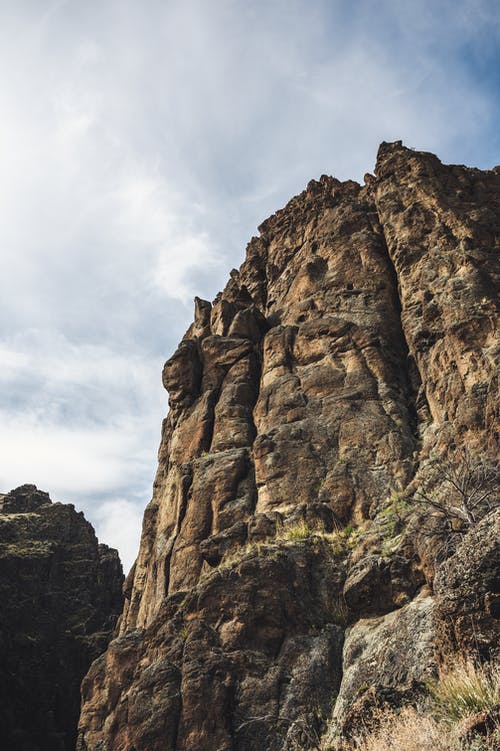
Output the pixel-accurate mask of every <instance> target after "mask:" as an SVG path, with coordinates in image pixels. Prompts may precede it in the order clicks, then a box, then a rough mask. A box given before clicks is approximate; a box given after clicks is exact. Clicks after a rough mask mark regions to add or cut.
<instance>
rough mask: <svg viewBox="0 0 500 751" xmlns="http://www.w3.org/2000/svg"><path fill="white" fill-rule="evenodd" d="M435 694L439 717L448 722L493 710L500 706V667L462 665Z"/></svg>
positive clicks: (435, 688)
mask: <svg viewBox="0 0 500 751" xmlns="http://www.w3.org/2000/svg"><path fill="white" fill-rule="evenodd" d="M431 694H432V696H433V699H434V703H435V707H436V714H437V716H438V717H439V718H440V719H443V720H446V721H448V722H457V721H458V720H461V719H463V718H464V717H468V716H469V715H471V714H475V713H476V712H483V711H484V710H489V709H491V708H492V707H494V706H495V704H500V665H499V664H490V665H483V666H481V667H478V666H477V665H476V664H475V663H474V662H472V660H468V661H464V662H459V663H457V664H455V665H454V666H453V669H452V670H450V671H449V672H448V673H446V674H444V675H442V676H441V678H440V679H439V681H438V682H437V683H436V684H435V685H433V686H431Z"/></svg>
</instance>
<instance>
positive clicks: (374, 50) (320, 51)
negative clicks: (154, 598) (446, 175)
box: [0, 0, 500, 567]
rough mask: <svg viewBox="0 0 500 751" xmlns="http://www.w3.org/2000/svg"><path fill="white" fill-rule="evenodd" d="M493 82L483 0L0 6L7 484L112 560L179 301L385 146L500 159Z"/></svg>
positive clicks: (132, 531) (186, 311) (133, 532)
mask: <svg viewBox="0 0 500 751" xmlns="http://www.w3.org/2000/svg"><path fill="white" fill-rule="evenodd" d="M499 91H500V12H499V10H498V3H497V2H493V1H491V2H490V1H487V0H475V1H474V0H455V1H454V2H448V0H437V1H436V0H433V1H432V2H431V1H426V0H420V2H418V3H417V2H414V0H412V1H411V2H410V1H408V0H378V1H376V0H371V1H370V0H358V1H357V2H352V0H351V2H344V1H343V0H338V1H336V0H330V1H329V2H327V1H326V0H307V1H306V0H287V1H286V2H285V0H265V1H264V0H211V2H207V1H206V0H163V1H162V2H160V1H159V0H146V1H144V0H141V1H140V2H139V1H138V0H136V1H133V0H72V1H71V0H58V1H57V2H49V1H48V0H46V1H44V0H31V1H30V0H16V2H8V1H7V0H5V1H4V2H2V3H0V111H1V113H2V117H1V119H0V164H1V169H0V254H1V261H2V274H1V275H0V307H1V314H0V361H1V368H0V419H1V422H2V431H1V438H0V441H1V444H2V445H1V446H0V490H8V489H10V488H11V487H14V486H16V485H19V484H21V483H24V482H33V483H35V484H37V485H38V486H39V487H40V488H42V489H44V490H47V491H49V492H50V494H51V496H52V498H53V499H54V500H64V501H71V502H74V503H75V504H76V505H77V507H78V508H81V509H83V510H84V511H85V514H86V516H87V518H89V519H90V520H91V521H92V523H93V524H94V526H95V527H96V529H97V531H98V534H99V536H100V538H101V539H102V541H103V542H108V543H110V544H113V545H115V546H118V547H119V549H120V552H121V553H122V556H123V558H124V560H125V565H126V567H128V566H129V565H130V563H131V561H132V559H133V557H134V555H135V552H136V549H137V543H138V536H139V531H140V524H141V518H142V510H143V508H144V506H145V505H146V503H147V502H148V500H149V499H150V495H151V484H152V480H153V476H154V471H155V464H156V451H157V446H158V442H159V436H160V425H161V420H162V417H163V416H164V414H165V412H166V408H167V404H166V394H165V392H163V390H162V388H161V369H162V365H163V362H164V360H165V359H166V358H167V357H168V356H169V355H170V354H171V352H172V351H173V349H174V348H175V346H176V343H177V342H178V340H179V338H180V337H181V336H182V334H183V332H184V330H185V329H186V327H187V325H188V324H189V322H190V319H191V315H192V298H193V296H194V295H195V294H198V295H200V296H202V297H206V298H209V299H211V298H213V297H214V296H215V294H216V293H217V291H218V290H219V289H220V288H222V287H223V286H224V284H225V281H226V278H227V276H228V272H229V270H230V269H231V268H233V267H235V266H238V265H239V264H240V263H241V261H242V260H243V255H244V249H245V245H246V242H247V241H248V240H249V239H250V237H251V235H252V234H255V232H256V227H257V225H258V224H259V223H260V222H261V221H262V220H263V219H264V218H265V217H266V216H268V215H269V214H271V213H273V212H274V211H275V210H276V209H277V208H279V207H280V206H281V205H283V204H284V203H285V202H286V201H287V200H288V199H289V198H290V197H291V196H292V195H294V194H296V193H297V192H299V191H300V190H302V189H303V188H304V186H305V185H306V183H307V182H308V181H309V180H310V179H311V178H313V177H318V176H319V175H320V174H322V173H329V174H334V175H336V176H337V177H339V178H341V179H347V178H354V179H358V180H361V179H362V177H363V174H364V173H365V172H366V171H371V170H373V166H374V161H375V155H376V150H377V146H378V144H379V142H380V141H381V140H395V139H399V138H401V139H403V141H404V142H405V143H406V144H407V145H409V146H413V147H416V148H418V149H425V150H430V151H433V152H435V153H437V154H438V155H439V156H440V158H441V159H442V160H443V161H445V162H456V163H465V164H470V165H473V166H478V167H482V168H488V167H492V166H494V165H496V164H498V163H500V140H499V138H500V137H499V132H500V129H499V128H498V122H499V115H500V111H499V110H500V95H499Z"/></svg>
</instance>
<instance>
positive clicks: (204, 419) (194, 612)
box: [78, 142, 500, 751]
mask: <svg viewBox="0 0 500 751" xmlns="http://www.w3.org/2000/svg"><path fill="white" fill-rule="evenodd" d="M499 187H500V174H499V171H498V170H497V171H491V172H480V171H479V170H474V169H468V168H466V167H455V166H453V167H446V166H443V165H442V164H441V163H440V162H439V160H438V159H437V158H436V157H434V156H433V155H430V154H425V153H420V152H414V151H412V150H409V149H406V148H404V147H403V146H402V145H401V144H400V143H399V142H398V143H395V144H383V145H382V146H381V148H380V151H379V157H378V160H377V166H376V170H375V176H372V175H367V176H366V178H365V185H364V186H363V187H362V186H360V185H358V184H357V183H354V182H352V181H347V182H344V183H341V182H339V181H338V180H335V179H334V178H331V177H325V176H323V177H322V178H321V179H320V180H319V181H312V182H311V183H310V184H309V185H308V187H307V189H306V190H305V191H304V192H303V193H301V194H300V195H299V196H297V197H296V198H294V199H292V200H291V201H290V202H289V204H287V206H286V207H285V208H284V209H283V210H281V211H278V212H277V213H276V214H275V215H274V216H272V217H271V218H270V219H268V220H267V221H265V222H264V223H263V225H261V227H260V228H259V231H260V236H259V237H258V238H254V239H252V241H251V242H250V244H249V246H248V249H247V256H246V260H245V261H244V263H243V265H242V266H241V268H240V270H239V271H236V270H234V271H233V272H231V277H230V281H229V282H228V284H227V286H226V288H225V290H224V291H223V292H222V293H221V294H220V295H218V297H217V298H216V300H215V301H214V303H213V304H210V303H208V302H206V301H203V300H199V299H197V300H196V303H195V320H194V322H193V324H192V326H191V327H190V329H189V330H188V332H187V333H186V335H185V337H184V339H183V341H182V342H181V344H180V345H179V348H178V349H177V351H176V352H175V354H174V355H173V357H172V358H171V359H170V360H169V361H168V362H167V364H166V365H165V368H164V372H163V379H164V384H165V387H166V388H167V390H168V392H169V406H170V411H169V413H168V416H167V418H166V420H165V422H164V426H163V435H162V442H161V446H160V451H159V467H158V473H157V477H156V481H155V487H154V496H153V500H152V502H151V503H150V504H149V506H148V507H147V509H146V513H145V516H144V525H143V534H142V541H141V547H140V551H139V556H138V558H137V561H136V565H135V566H134V569H133V570H132V572H131V574H130V576H129V579H128V581H127V583H126V597H127V602H126V606H125V611H124V617H123V619H122V624H121V632H120V636H119V638H118V639H116V640H114V641H113V642H112V643H111V645H110V647H109V649H108V651H107V653H106V654H104V655H103V656H102V657H101V658H100V659H99V660H98V661H97V662H96V663H94V665H93V666H92V668H91V670H90V672H89V674H88V676H87V677H86V679H85V681H84V683H83V687H82V691H83V706H82V716H81V723H80V736H79V746H78V747H79V749H81V751H91V750H92V751H97V750H98V749H99V751H146V749H147V750H148V751H156V749H158V751H160V749H162V751H165V750H166V749H172V751H174V750H175V751H195V749H196V751H205V750H206V751H214V749H217V750H218V751H229V750H230V749H231V750H232V751H257V749H259V751H261V750H262V749H268V750H269V751H272V750H274V749H276V750H277V751H278V750H279V751H282V750H283V751H284V750H285V749H291V748H297V747H300V748H304V749H307V748H312V747H314V744H316V745H318V743H319V738H320V736H321V735H322V734H324V732H325V730H327V735H329V736H330V737H334V736H335V734H336V733H337V732H340V731H341V726H342V723H345V722H346V721H347V720H346V718H347V717H348V714H349V713H348V707H349V706H350V704H353V703H354V702H355V700H357V698H359V697H357V694H356V691H358V690H359V688H360V687H359V686H357V683H356V680H354V679H353V678H352V676H355V675H358V674H359V670H358V667H359V666H356V665H353V664H351V663H352V661H353V659H354V658H353V654H354V652H355V651H356V650H353V649H352V648H350V646H349V645H352V644H353V643H354V644H356V639H358V640H359V638H360V637H359V634H361V635H362V634H363V629H365V630H366V633H368V632H369V633H371V634H375V635H376V634H377V633H378V631H377V629H381V633H383V634H384V639H385V640H386V641H387V644H388V646H387V648H388V649H389V650H390V649H391V644H392V649H393V652H394V655H395V656H394V659H395V660H396V661H397V650H398V649H399V648H400V646H401V645H400V641H398V640H397V639H396V636H395V634H396V632H397V631H398V628H397V624H401V623H404V624H409V626H408V628H410V627H412V624H422V629H421V631H422V633H421V634H416V636H415V638H416V639H417V642H418V643H419V644H420V645H421V648H419V647H418V645H417V646H416V648H415V650H414V652H413V653H411V654H410V655H409V656H408V658H407V659H406V662H404V661H403V662H404V671H403V672H404V675H405V685H407V686H409V687H411V686H412V685H414V684H415V683H419V682H421V680H422V675H423V674H424V673H426V671H427V673H429V672H430V673H432V670H433V669H434V670H435V669H436V663H435V661H434V658H433V659H431V660H429V658H428V655H429V648H428V646H429V644H430V643H431V642H432V643H433V644H434V642H435V641H436V639H435V633H434V632H439V633H444V632H443V629H441V631H440V630H439V628H436V626H435V625H432V624H434V623H435V620H433V619H434V618H435V616H434V615H433V613H434V610H435V608H434V597H433V590H432V587H433V582H434V577H435V575H436V566H437V565H438V564H437V563H436V560H435V556H433V550H432V539H431V538H430V537H429V536H425V535H424V536H422V535H419V530H418V529H415V525H414V526H413V528H411V525H409V524H407V521H406V514H407V509H408V507H410V509H411V506H412V503H415V497H416V495H415V494H416V493H417V491H418V487H419V483H420V482H423V481H424V479H425V476H426V471H427V470H426V467H427V466H428V465H429V463H430V462H431V460H433V461H435V459H432V457H433V456H434V457H435V454H436V452H437V453H438V454H440V455H453V452H454V451H459V450H460V449H461V448H463V447H464V445H465V446H467V447H473V448H474V450H477V451H481V452H489V453H490V455H492V454H493V453H494V451H495V448H496V446H497V440H498V432H497V431H498V420H497V414H496V412H495V408H496V404H497V396H498V395H497V388H498V384H497V378H498V339H497V338H496V328H495V326H496V322H497V318H496V309H495V305H496V298H495V294H494V290H495V289H498V266H497V263H498V242H499V240H498V238H499V236H500V232H499V210H498V209H499V205H498V202H499V194H500V192H499ZM419 478H420V479H419ZM411 530H413V531H411ZM443 586H444V587H445V586H446V585H443V584H440V587H441V589H443ZM484 586H485V588H486V589H488V592H485V594H484V596H485V597H486V599H487V596H489V595H493V593H492V592H490V589H492V588H493V586H494V585H493V584H492V582H491V581H488V583H487V584H485V585H484ZM415 598H417V599H415ZM490 599H491V598H490ZM445 600H446V595H445V593H442V595H441V603H443V604H442V606H440V607H441V610H439V608H438V612H442V611H443V608H444V603H445ZM483 601H484V598H483ZM483 601H482V602H483ZM478 607H482V605H481V604H480V605H478ZM488 623H490V625H491V618H490V621H488ZM392 624H395V625H392ZM346 628H349V629H350V631H349V634H350V636H349V637H348V640H347V642H346V647H345V649H344V652H343V642H344V632H345V629H346ZM405 628H406V625H405ZM391 629H392V630H391ZM431 632H432V633H431ZM356 635H358V636H356ZM419 640H420V641H419ZM444 640H445V637H444V636H443V637H442V641H443V644H444ZM398 645H399V646H398ZM370 650H371V651H370ZM358 651H359V650H358ZM442 651H443V652H444V647H443V650H442ZM371 652H373V653H374V654H375V652H376V650H375V651H374V648H373V647H370V645H369V644H368V645H367V646H365V647H362V648H361V647H360V654H361V653H365V654H371ZM424 653H425V655H426V664H425V666H422V664H420V659H419V657H418V655H421V654H424ZM343 654H344V657H343V656H342V655H343ZM412 654H413V657H412ZM346 655H348V656H349V657H348V662H349V661H350V662H349V664H347V663H346ZM356 659H357V658H356ZM401 670H403V668H401ZM401 670H399V671H398V669H397V666H396V669H394V666H392V667H391V669H387V670H385V669H384V667H383V665H382V666H381V668H380V670H379V671H378V672H377V673H376V675H375V674H374V677H373V682H374V683H375V684H377V685H374V686H373V687H372V688H373V691H375V693H376V692H377V690H378V688H377V686H379V688H381V689H382V688H383V689H384V690H391V687H392V688H394V689H396V688H397V687H396V686H395V685H394V684H395V683H396V682H397V680H398V678H397V676H398V675H401ZM427 673H426V674H427ZM343 676H344V678H343ZM358 682H359V681H358ZM351 684H352V685H351ZM353 686H354V688H353ZM339 692H340V694H339ZM337 695H339V696H340V697H341V698H340V699H339V704H338V707H337V710H335V701H336V697H337ZM332 711H333V721H332V723H330V725H329V723H328V722H327V718H329V717H330V716H331V714H332ZM328 725H329V727H328ZM294 744H295V745H294ZM297 744H299V745H297ZM300 744H301V745H300Z"/></svg>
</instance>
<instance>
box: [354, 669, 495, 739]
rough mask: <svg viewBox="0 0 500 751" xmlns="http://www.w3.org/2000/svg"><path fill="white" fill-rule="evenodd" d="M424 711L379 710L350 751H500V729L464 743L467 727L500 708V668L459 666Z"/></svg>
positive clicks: (435, 691)
mask: <svg viewBox="0 0 500 751" xmlns="http://www.w3.org/2000/svg"><path fill="white" fill-rule="evenodd" d="M430 693H431V696H430V698H429V703H428V705H427V706H426V707H425V709H423V708H420V709H415V708H414V707H405V708H403V709H401V710H399V711H396V710H391V709H386V710H383V709H381V710H379V711H378V712H376V713H375V714H374V715H373V721H371V722H370V726H369V727H365V728H364V729H363V728H361V729H360V732H359V735H357V736H356V737H354V738H353V739H352V740H351V741H350V742H349V744H348V746H347V747H343V748H348V749H349V751H498V749H499V748H500V727H497V726H496V725H494V727H495V729H494V730H492V732H491V734H490V736H489V737H488V738H486V737H483V736H479V735H476V737H474V738H473V739H472V740H467V741H464V740H463V737H462V739H461V736H462V732H463V727H464V726H463V722H464V721H466V718H468V717H471V716H472V715H476V714H478V713H481V712H485V711H486V712H488V711H491V710H493V708H494V707H495V706H498V704H499V703H500V666H499V664H498V663H497V664H489V665H483V666H478V665H477V664H475V663H474V662H472V661H464V662H459V663H456V664H455V665H454V666H453V668H452V669H450V670H449V671H448V672H447V673H446V674H444V675H442V676H441V678H440V679H439V681H437V682H436V683H435V684H433V685H432V686H431V687H430Z"/></svg>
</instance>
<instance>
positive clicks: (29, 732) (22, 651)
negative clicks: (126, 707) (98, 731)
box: [0, 485, 123, 751]
mask: <svg viewBox="0 0 500 751" xmlns="http://www.w3.org/2000/svg"><path fill="white" fill-rule="evenodd" d="M122 580H123V576H122V568H121V564H120V560H119V558H118V553H117V552H116V550H112V549H110V548H108V547H107V546H106V545H99V544H98V542H97V539H96V536H95V534H94V530H93V529H92V526H91V525H90V524H89V523H88V522H87V521H85V519H84V517H83V514H82V513H78V512H76V511H75V508H74V506H72V505H70V504H62V503H52V502H51V500H50V498H49V496H48V494H47V493H43V492H42V491H40V490H37V488H36V487H35V486H34V485H23V486H21V487H20V488H17V489H16V490H12V491H11V492H10V493H8V494H6V495H0V600H1V608H0V746H1V747H2V749H8V750H9V751H72V749H74V746H75V737H76V726H77V722H78V713H79V703H80V683H81V680H82V677H83V676H84V675H85V672H86V671H87V670H88V667H89V665H90V663H91V662H92V660H94V659H95V658H96V657H97V656H98V655H99V654H100V653H101V652H103V651H104V649H105V648H106V646H107V644H108V642H109V639H110V637H111V633H112V630H113V628H114V626H115V623H116V619H117V617H118V615H119V613H120V610H121V607H122V595H121V585H122Z"/></svg>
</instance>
